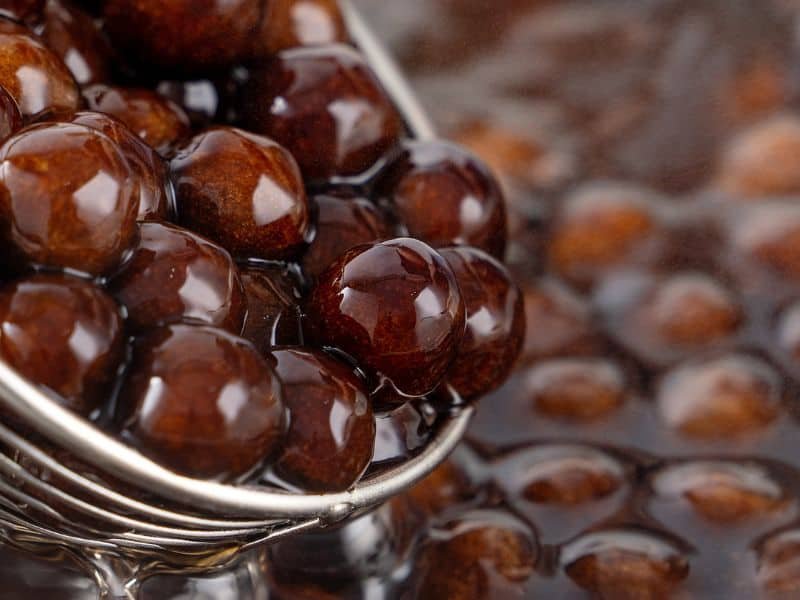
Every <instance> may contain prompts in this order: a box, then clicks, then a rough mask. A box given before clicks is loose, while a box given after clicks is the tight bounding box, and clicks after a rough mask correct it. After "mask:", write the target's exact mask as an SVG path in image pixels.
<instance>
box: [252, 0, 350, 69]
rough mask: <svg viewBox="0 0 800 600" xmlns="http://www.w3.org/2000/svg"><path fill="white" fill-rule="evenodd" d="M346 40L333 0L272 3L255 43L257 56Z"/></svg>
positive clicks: (340, 16)
mask: <svg viewBox="0 0 800 600" xmlns="http://www.w3.org/2000/svg"><path fill="white" fill-rule="evenodd" d="M347 41H348V35H347V29H346V27H345V23H344V19H343V18H342V13H341V12H340V11H339V6H338V4H337V2H336V0H271V1H270V2H269V3H268V4H267V10H266V11H265V14H264V18H263V20H262V22H261V31H260V33H259V35H258V38H257V40H256V42H255V53H256V55H258V56H262V55H269V54H276V53H277V52H280V51H281V50H287V49H289V48H297V47H299V46H318V45H321V44H334V43H337V42H341V43H346V42H347Z"/></svg>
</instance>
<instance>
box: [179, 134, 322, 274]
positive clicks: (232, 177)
mask: <svg viewBox="0 0 800 600" xmlns="http://www.w3.org/2000/svg"><path fill="white" fill-rule="evenodd" d="M170 168H171V171H172V179H173V181H174V183H175V192H176V199H177V207H178V215H179V218H180V220H181V222H182V223H183V224H184V225H185V226H186V227H189V228H190V229H193V230H194V231H197V232H199V233H201V234H203V235H205V236H207V237H209V238H210V239H212V240H214V241H216V242H217V243H218V244H220V245H221V246H222V247H224V248H225V249H226V250H228V251H229V252H230V253H231V254H233V255H234V256H237V257H242V258H248V257H250V258H263V259H268V260H269V259H282V258H290V257H291V256H293V255H294V254H296V253H297V252H298V250H299V249H300V248H301V247H302V246H303V245H304V244H305V242H306V236H307V234H308V232H309V226H310V220H311V219H310V211H309V204H308V199H307V197H306V192H305V188H304V186H303V179H302V177H301V176H300V171H299V169H298V168H297V163H295V161H294V159H293V158H292V156H291V154H289V152H287V151H286V150H285V149H284V148H282V147H281V146H279V145H278V144H276V143H275V142H273V141H272V140H270V139H269V138H266V137H262V136H258V135H254V134H252V133H247V132H245V131H242V130H241V129H234V128H232V127H214V128H211V129H208V130H206V131H204V132H203V133H200V134H199V135H197V136H195V137H193V138H192V139H191V140H189V141H187V142H186V143H185V144H184V145H183V146H182V147H181V148H180V149H179V150H178V152H177V153H176V155H175V156H174V158H173V159H172V161H171V165H170Z"/></svg>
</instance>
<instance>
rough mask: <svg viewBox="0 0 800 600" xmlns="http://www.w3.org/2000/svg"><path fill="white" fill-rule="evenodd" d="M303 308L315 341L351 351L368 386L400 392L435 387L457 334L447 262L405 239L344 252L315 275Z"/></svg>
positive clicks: (460, 328)
mask: <svg viewBox="0 0 800 600" xmlns="http://www.w3.org/2000/svg"><path fill="white" fill-rule="evenodd" d="M306 311H307V319H308V326H309V334H310V335H311V337H312V339H313V340H315V341H316V343H318V344H323V345H329V346H333V347H336V348H338V349H340V350H342V351H344V352H346V353H347V354H349V355H350V356H352V357H354V358H355V359H356V360H357V361H358V364H359V365H360V366H361V368H363V369H364V370H366V371H367V372H368V374H369V376H370V377H371V379H372V381H371V383H372V385H373V386H374V387H382V386H385V385H386V386H388V385H389V384H391V385H392V386H393V387H394V388H395V389H396V390H397V391H399V392H400V393H402V394H405V395H408V396H422V395H424V394H427V393H429V392H431V391H432V390H433V389H435V388H436V387H437V385H438V384H439V383H440V382H441V381H442V379H443V377H444V376H445V374H446V372H447V368H448V367H449V366H450V364H451V363H452V361H453V359H454V358H455V355H456V352H457V350H458V344H459V342H460V340H461V337H462V336H463V333H464V319H465V316H464V301H463V299H462V298H461V294H460V292H459V289H458V284H457V283H456V280H455V276H454V275H453V273H452V271H451V269H450V267H449V266H448V265H447V263H446V262H445V260H444V259H443V258H442V257H441V256H439V255H438V254H436V252H434V251H433V250H432V249H431V248H430V247H429V246H427V245H425V244H423V243H422V242H419V241H417V240H412V239H410V238H400V239H396V240H390V241H387V242H382V243H379V244H374V245H371V246H357V247H356V248H353V249H351V250H349V251H348V252H346V253H345V254H344V255H343V256H341V257H340V258H339V259H338V260H337V261H336V262H335V263H334V264H333V265H332V266H331V267H329V268H328V270H326V271H325V272H324V273H323V274H322V275H321V276H320V278H319V282H318V283H317V286H316V287H315V288H314V291H313V292H312V293H311V296H310V298H309V301H308V304H307V307H306Z"/></svg>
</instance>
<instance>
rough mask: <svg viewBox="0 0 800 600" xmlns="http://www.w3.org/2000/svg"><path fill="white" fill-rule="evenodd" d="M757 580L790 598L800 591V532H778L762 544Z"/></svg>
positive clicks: (765, 589)
mask: <svg viewBox="0 0 800 600" xmlns="http://www.w3.org/2000/svg"><path fill="white" fill-rule="evenodd" d="M756 578H757V579H758V582H759V584H760V586H761V588H762V589H763V590H764V591H766V592H768V593H771V594H790V595H787V596H785V597H786V598H787V599H788V598H790V597H793V595H791V594H796V593H798V592H800V530H798V529H787V530H785V531H780V532H777V533H774V534H772V535H770V536H769V537H767V538H766V539H765V540H763V541H762V542H761V543H760V544H759V547H758V567H757V572H756ZM779 597H780V598H784V596H783V595H781V596H779Z"/></svg>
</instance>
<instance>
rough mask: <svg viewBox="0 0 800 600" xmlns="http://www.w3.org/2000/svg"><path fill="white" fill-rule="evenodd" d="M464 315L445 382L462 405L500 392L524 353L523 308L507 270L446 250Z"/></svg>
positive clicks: (467, 251) (477, 255) (473, 254)
mask: <svg viewBox="0 0 800 600" xmlns="http://www.w3.org/2000/svg"><path fill="white" fill-rule="evenodd" d="M440 253H441V255H442V256H443V257H444V259H445V260H446V261H447V263H448V264H449V265H450V268H451V269H453V274H454V275H455V276H456V281H457V282H458V287H459V288H460V289H461V297H462V298H463V299H464V306H465V307H466V311H467V313H466V314H467V327H466V330H465V332H464V337H463V338H462V340H461V344H460V345H459V347H458V354H457V356H456V359H455V361H454V362H453V364H452V365H451V366H450V369H449V370H448V372H447V383H448V384H450V385H451V386H453V388H454V389H455V390H456V391H457V392H458V393H459V394H460V395H461V397H462V398H464V399H465V400H473V399H475V398H479V397H480V396H483V395H484V394H487V393H489V392H491V391H492V390H494V389H496V388H497V387H499V386H500V385H501V384H502V383H503V382H504V381H505V379H506V377H508V374H509V373H510V372H511V369H512V368H513V367H514V364H515V363H516V361H517V357H518V356H519V354H520V351H521V349H522V342H523V339H524V336H525V308H524V304H523V300H522V293H521V292H520V291H519V288H518V287H517V285H516V284H515V283H514V281H513V280H512V279H511V275H510V273H509V272H508V270H507V269H506V268H505V267H504V266H503V265H502V263H500V262H498V261H497V260H496V259H494V258H492V257H491V256H490V255H488V254H487V253H486V252H484V251H482V250H478V249H477V248H470V247H461V248H445V249H442V250H440Z"/></svg>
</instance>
